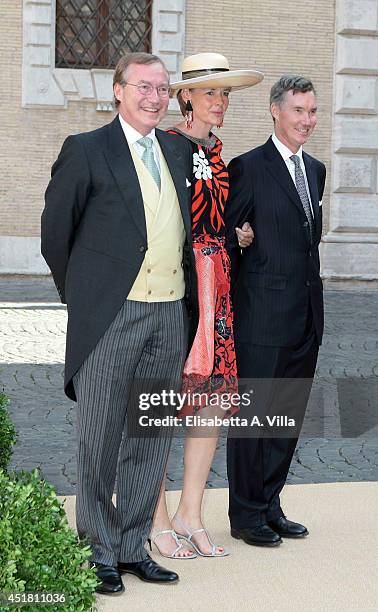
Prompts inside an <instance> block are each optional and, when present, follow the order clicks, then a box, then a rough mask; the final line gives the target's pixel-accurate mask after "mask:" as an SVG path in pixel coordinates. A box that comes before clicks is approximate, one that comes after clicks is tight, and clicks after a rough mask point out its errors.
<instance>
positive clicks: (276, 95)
mask: <svg viewBox="0 0 378 612" xmlns="http://www.w3.org/2000/svg"><path fill="white" fill-rule="evenodd" d="M287 91H292V92H293V95H294V94H296V93H298V92H301V93H306V92H307V91H313V92H314V94H315V95H316V91H315V87H314V86H313V84H312V82H311V81H310V80H309V79H306V78H305V77H303V76H300V75H298V74H285V75H284V76H282V77H281V78H280V79H279V80H278V81H277V82H276V83H274V85H273V87H272V89H271V90H270V104H277V106H281V104H282V102H283V99H284V96H285V93H286V92H287Z"/></svg>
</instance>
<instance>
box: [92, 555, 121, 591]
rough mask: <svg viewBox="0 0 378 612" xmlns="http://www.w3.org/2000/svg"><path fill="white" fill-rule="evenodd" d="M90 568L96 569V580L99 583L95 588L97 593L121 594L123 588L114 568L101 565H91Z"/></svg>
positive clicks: (117, 572) (118, 574)
mask: <svg viewBox="0 0 378 612" xmlns="http://www.w3.org/2000/svg"><path fill="white" fill-rule="evenodd" d="M91 567H95V568H96V574H97V578H98V579H99V580H100V581H101V583H100V584H99V585H98V586H97V587H96V592H97V593H102V595H120V594H121V593H123V591H124V590H125V587H124V586H123V583H122V578H121V576H120V573H119V571H118V570H117V568H116V567H113V566H112V565H103V564H102V563H92V564H91Z"/></svg>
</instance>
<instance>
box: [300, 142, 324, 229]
mask: <svg viewBox="0 0 378 612" xmlns="http://www.w3.org/2000/svg"><path fill="white" fill-rule="evenodd" d="M303 161H304V165H305V168H306V175H307V182H308V187H309V190H310V196H311V204H312V210H313V212H314V221H315V229H316V234H318V230H319V228H320V210H319V191H318V183H317V177H316V171H315V168H314V164H313V162H312V160H311V157H310V156H309V155H307V153H305V152H304V151H303Z"/></svg>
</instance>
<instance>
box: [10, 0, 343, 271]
mask: <svg viewBox="0 0 378 612" xmlns="http://www.w3.org/2000/svg"><path fill="white" fill-rule="evenodd" d="M53 4H54V1H53V0H33V1H31V0H12V2H3V3H2V4H1V8H0V12H1V19H0V34H1V36H0V71H1V74H2V87H1V90H0V110H1V115H2V122H1V124H0V171H1V176H2V181H1V190H0V194H1V195H0V197H1V202H0V207H1V209H0V212H1V217H0V219H1V220H0V272H3V273H4V272H24V273H25V272H43V271H46V268H45V267H44V263H43V261H42V259H41V258H40V257H39V224H40V214H41V210H42V207H43V193H44V190H45V188H46V185H47V182H48V179H49V174H50V168H51V164H52V163H53V161H54V159H55V158H56V156H57V154H58V152H59V149H60V147H61V144H62V142H63V140H64V138H65V137H66V136H67V135H68V134H72V133H77V132H81V131H87V130H91V129H94V128H96V127H99V126H100V125H102V124H104V123H107V122H109V121H110V120H111V119H112V117H113V113H111V112H107V111H106V110H101V108H102V109H106V108H108V102H109V100H110V98H111V92H109V96H108V98H107V97H106V95H105V93H104V92H105V90H106V87H105V86H104V83H106V82H110V81H109V74H108V75H104V74H100V73H101V71H100V72H99V71H97V72H96V71H95V72H94V73H93V74H92V75H91V78H90V80H89V81H88V78H87V76H82V75H81V77H80V76H79V75H76V76H75V75H73V76H72V74H68V72H67V73H66V74H65V76H64V74H63V73H59V74H58V73H54V70H53V64H52V62H53V59H52V55H51V53H52V49H53V44H52V42H53V41H52V39H51V36H52V34H51V32H53V27H52V25H51V24H52V15H53V13H54V11H53ZM38 7H39V9H41V8H42V9H43V10H41V11H40V12H38V11H37V10H36V9H37V8H38ZM184 16H185V19H184ZM334 21H335V17H334V2H330V0H318V1H317V2H316V3H309V4H308V5H306V10H298V4H297V1H296V0H286V1H285V2H284V3H283V2H282V1H281V0H264V2H262V1H260V0H259V1H257V0H256V1H255V0H254V1H253V2H252V1H251V2H243V1H239V0H238V1H235V0H207V1H206V2H203V0H187V1H186V2H185V0H155V3H154V27H155V29H154V36H153V45H154V50H157V51H158V52H159V53H160V54H161V56H162V57H163V58H164V59H165V60H166V61H167V63H168V65H169V67H170V69H171V72H172V76H174V74H175V73H176V72H175V71H176V70H177V67H178V64H179V62H180V58H181V57H182V55H183V53H185V55H189V54H191V53H198V52H201V51H217V52H220V53H224V54H225V55H226V56H227V57H228V59H229V61H230V65H231V68H235V69H236V68H248V67H250V68H259V69H261V70H262V71H263V72H265V74H266V78H265V80H264V81H263V83H262V84H261V85H259V86H257V87H254V88H251V89H248V90H245V91H242V92H234V93H233V94H232V95H231V102H230V108H229V110H228V114H227V117H226V120H225V126H224V127H223V128H222V129H221V130H220V132H219V135H220V137H221V139H222V140H223V141H224V157H225V159H226V160H229V159H230V158H231V157H233V156H234V155H237V154H239V153H241V152H243V151H245V150H247V149H249V148H252V147H254V146H256V145H258V144H260V143H262V142H264V141H265V140H266V139H267V137H268V136H269V134H270V132H271V130H272V123H271V118H270V115H269V104H268V99H269V90H270V87H271V85H272V84H273V82H274V81H275V80H276V79H277V78H278V77H279V76H280V75H281V74H283V73H288V72H299V73H303V74H304V75H306V76H308V77H310V78H312V79H313V80H314V83H315V85H316V87H317V90H318V98H319V124H318V128H317V130H316V132H315V134H314V135H313V137H312V140H311V142H310V143H309V145H308V147H306V148H307V150H308V151H309V152H310V153H312V154H313V155H315V156H316V157H318V158H320V159H322V160H323V161H324V162H325V163H326V164H327V167H328V168H329V179H328V183H327V192H326V197H325V198H324V213H325V221H326V225H327V223H328V220H327V219H328V217H327V210H328V205H329V198H328V192H329V187H330V184H331V168H330V166H331V163H330V162H331V134H332V108H333V106H332V96H333V64H334V31H335V23H334ZM22 24H23V26H22ZM158 33H159V35H158ZM184 34H185V37H184ZM33 49H34V50H33ZM49 53H50V55H49ZM42 69H43V70H42ZM41 71H42V72H41ZM71 72H73V71H71ZM84 72H86V71H84ZM42 73H43V75H45V76H43V75H42ZM33 74H34V77H33ZM41 75H42V77H41ZM100 77H101V78H100ZM49 79H50V80H49ZM51 79H52V80H51ZM80 79H81V80H80ZM106 79H107V81H106ZM84 81H85V82H86V83H87V84H88V83H89V84H90V87H89V88H87V89H83V87H84V86H83V85H82V83H84ZM51 83H53V84H54V87H55V85H56V87H57V89H56V90H55V89H54V91H56V92H58V94H59V95H58V99H57V100H55V103H54V101H53V100H51V99H49V91H51V90H50V89H49V87H50V85H49V84H51ZM46 84H47V86H48V87H47V89H46ZM33 87H34V89H33ZM100 91H101V92H102V93H101V94H100V95H99V92H100ZM83 92H84V93H83ZM85 92H86V93H85ZM33 96H35V97H34V98H33ZM59 100H60V101H59ZM174 108H175V106H174V104H173V105H172V110H171V111H170V112H169V114H168V116H167V117H166V119H165V120H164V122H163V124H162V127H168V126H170V125H173V124H174V123H175V122H177V120H178V119H179V114H178V112H177V111H175V110H174Z"/></svg>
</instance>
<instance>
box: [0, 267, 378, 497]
mask: <svg viewBox="0 0 378 612" xmlns="http://www.w3.org/2000/svg"><path fill="white" fill-rule="evenodd" d="M325 303H326V330H325V338H324V344H323V346H322V348H321V353H320V357H319V362H318V369H317V377H316V381H315V386H314V389H313V393H312V396H311V402H310V406H309V410H308V417H307V419H306V422H305V425H304V428H303V432H302V436H301V438H300V441H299V443H298V447H297V451H296V454H295V457H294V459H293V462H292V466H291V470H290V475H289V482H291V483H308V482H315V483H316V482H334V481H352V480H354V481H359V480H378V399H377V398H378V317H377V312H378V292H377V291H376V287H372V288H371V289H364V290H361V289H360V288H358V289H354V290H350V289H348V290H343V291H339V290H334V289H329V290H327V291H326V292H325ZM65 325H66V312H65V308H64V307H63V306H62V305H60V304H59V303H57V295H56V292H55V288H54V286H53V283H52V281H51V279H49V278H27V277H26V278H25V277H24V278H5V277H3V278H0V388H3V389H4V391H5V392H6V393H7V394H8V395H9V397H10V398H11V412H12V417H13V420H14V422H15V425H16V427H17V430H18V432H19V439H18V444H17V446H16V448H15V452H14V456H13V466H14V467H16V468H17V469H21V468H24V469H31V468H33V467H35V466H38V467H39V468H40V469H41V472H42V474H43V476H44V477H46V479H48V480H49V481H50V482H51V483H52V484H54V485H55V486H56V488H57V490H58V492H59V493H60V494H63V495H68V494H72V493H74V492H75V479H76V470H75V414H76V413H75V404H74V403H73V402H70V401H69V400H68V399H66V398H65V396H64V395H63V391H62V385H63V377H62V370H63V359H64V335H65ZM225 444H226V439H225V433H223V434H222V437H221V439H220V442H219V446H218V450H217V453H216V457H215V459H214V463H213V467H212V470H211V473H210V475H209V480H208V486H209V487H224V486H227V480H226V470H225ZM182 451H183V439H182V438H176V439H175V440H174V443H173V450H172V453H171V457H170V462H169V468H168V487H169V488H171V489H178V488H180V487H181V478H182Z"/></svg>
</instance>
